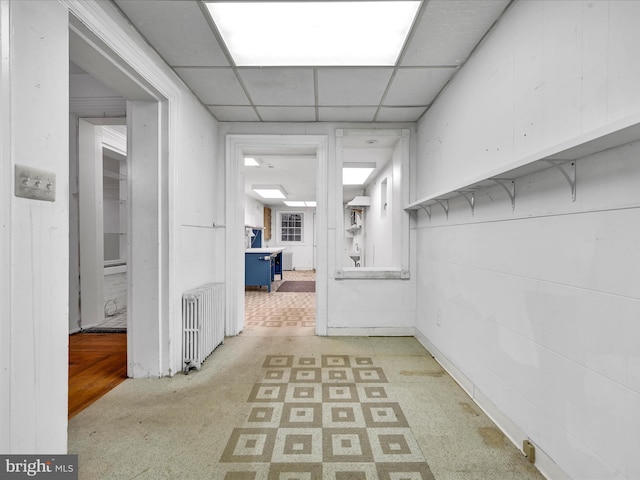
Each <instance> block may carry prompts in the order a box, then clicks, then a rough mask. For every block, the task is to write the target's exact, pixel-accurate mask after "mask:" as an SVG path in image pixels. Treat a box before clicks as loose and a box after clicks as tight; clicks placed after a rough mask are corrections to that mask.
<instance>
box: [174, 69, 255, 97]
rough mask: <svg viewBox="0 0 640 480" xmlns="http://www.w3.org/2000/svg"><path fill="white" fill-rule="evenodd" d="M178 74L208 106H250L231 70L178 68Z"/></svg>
mask: <svg viewBox="0 0 640 480" xmlns="http://www.w3.org/2000/svg"><path fill="white" fill-rule="evenodd" d="M175 71H176V73H177V74H178V75H180V78H182V80H184V82H185V83H186V84H187V85H188V86H189V87H190V88H191V90H193V92H194V93H195V94H196V95H197V96H198V97H199V98H200V100H201V101H202V103H204V104H207V105H250V102H249V99H248V98H247V96H246V95H245V93H244V90H242V86H241V85H240V82H238V79H237V77H236V75H235V73H234V72H233V70H232V69H230V68H176V69H175Z"/></svg>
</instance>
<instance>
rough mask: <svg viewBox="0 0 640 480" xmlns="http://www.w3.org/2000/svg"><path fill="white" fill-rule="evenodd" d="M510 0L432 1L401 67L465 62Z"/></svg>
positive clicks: (407, 49) (451, 64)
mask: <svg viewBox="0 0 640 480" xmlns="http://www.w3.org/2000/svg"><path fill="white" fill-rule="evenodd" d="M508 4H509V0H432V1H430V2H429V3H428V4H427V5H426V8H425V10H424V12H423V15H422V19H421V21H420V22H419V24H418V25H417V27H416V28H415V32H414V34H413V37H412V38H411V40H410V42H409V44H408V46H407V48H406V51H405V55H404V57H403V59H402V63H401V66H426V65H430V66H445V65H450V66H453V65H461V64H462V63H463V62H464V61H465V60H466V58H467V57H468V56H469V54H470V53H471V51H472V50H473V48H474V47H475V45H476V44H477V43H478V42H479V41H480V40H481V39H482V37H483V36H484V35H485V33H486V32H487V30H488V29H489V28H490V27H491V25H492V24H493V23H494V22H495V20H496V19H497V18H499V16H500V15H501V14H502V12H503V11H504V9H505V8H506V7H507V5H508Z"/></svg>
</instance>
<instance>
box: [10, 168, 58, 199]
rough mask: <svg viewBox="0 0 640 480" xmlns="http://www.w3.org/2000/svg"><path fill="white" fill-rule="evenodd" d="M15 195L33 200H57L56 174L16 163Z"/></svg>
mask: <svg viewBox="0 0 640 480" xmlns="http://www.w3.org/2000/svg"><path fill="white" fill-rule="evenodd" d="M15 195H16V197H22V198H30V199H32V200H44V201H45V202H55V201H56V174H55V173H53V172H47V171H45V170H39V169H37V168H31V167H25V166H24V165H16V168H15Z"/></svg>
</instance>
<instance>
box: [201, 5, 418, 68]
mask: <svg viewBox="0 0 640 480" xmlns="http://www.w3.org/2000/svg"><path fill="white" fill-rule="evenodd" d="M419 5H420V2H419V1H369V2H367V1H363V2H360V1H358V2H340V1H337V2H334V1H325V2H268V1H261V2H214V3H207V4H206V6H207V9H208V10H209V13H210V14H211V17H212V18H213V21H214V22H215V24H216V26H217V28H218V30H219V32H220V35H221V36H222V38H223V40H224V42H225V44H226V46H227V48H228V49H229V52H230V53H231V56H232V57H233V59H234V61H235V63H236V65H237V66H347V65H360V66H365V65H370V66H393V65H395V63H396V61H397V59H398V56H399V55H400V51H401V49H402V46H403V45H404V43H405V40H406V37H407V34H408V33H409V30H410V28H411V25H412V24H413V21H414V18H415V16H416V13H417V11H418V7H419Z"/></svg>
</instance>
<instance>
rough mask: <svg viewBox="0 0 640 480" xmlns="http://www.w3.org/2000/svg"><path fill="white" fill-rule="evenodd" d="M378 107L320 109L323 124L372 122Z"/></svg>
mask: <svg viewBox="0 0 640 480" xmlns="http://www.w3.org/2000/svg"><path fill="white" fill-rule="evenodd" d="M376 110H377V107H319V108H318V117H319V118H318V120H319V121H321V122H372V121H373V116H374V115H375V114H376Z"/></svg>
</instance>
